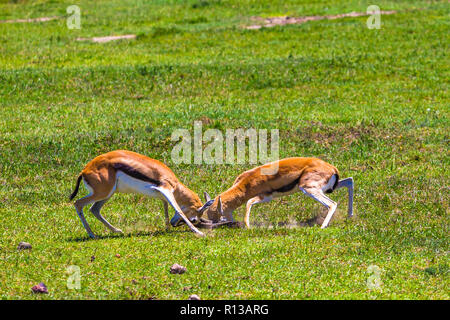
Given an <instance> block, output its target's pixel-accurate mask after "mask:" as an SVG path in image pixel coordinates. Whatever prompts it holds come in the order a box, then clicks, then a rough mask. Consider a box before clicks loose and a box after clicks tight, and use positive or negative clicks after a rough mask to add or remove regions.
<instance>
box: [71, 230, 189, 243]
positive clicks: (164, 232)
mask: <svg viewBox="0 0 450 320" xmlns="http://www.w3.org/2000/svg"><path fill="white" fill-rule="evenodd" d="M187 232H191V231H190V230H172V229H169V230H156V231H137V232H129V233H126V234H107V235H96V236H95V238H91V237H89V236H88V235H86V236H84V237H76V238H68V239H66V241H67V242H87V241H95V240H103V239H122V238H134V237H157V236H162V235H167V234H172V233H173V234H179V233H187Z"/></svg>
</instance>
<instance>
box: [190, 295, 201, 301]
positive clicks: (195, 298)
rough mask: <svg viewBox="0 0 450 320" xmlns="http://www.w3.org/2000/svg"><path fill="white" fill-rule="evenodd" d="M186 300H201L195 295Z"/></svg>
mask: <svg viewBox="0 0 450 320" xmlns="http://www.w3.org/2000/svg"><path fill="white" fill-rule="evenodd" d="M188 300H201V299H200V297H199V296H198V295H196V294H191V295H190V296H189V298H188Z"/></svg>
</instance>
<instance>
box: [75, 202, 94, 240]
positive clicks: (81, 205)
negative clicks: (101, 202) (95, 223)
mask: <svg viewBox="0 0 450 320" xmlns="http://www.w3.org/2000/svg"><path fill="white" fill-rule="evenodd" d="M92 202H95V199H94V197H93V195H92V194H88V195H87V196H85V197H84V198H81V199H78V200H77V201H75V204H74V206H75V210H76V211H77V214H78V217H80V220H81V223H82V224H83V227H84V228H85V229H86V231H87V233H88V235H89V237H91V238H92V239H95V234H94V233H93V232H92V230H91V227H89V224H88V223H87V221H86V218H85V217H84V214H83V208H84V207H85V206H86V205H88V204H90V203H92Z"/></svg>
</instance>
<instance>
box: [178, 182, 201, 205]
mask: <svg viewBox="0 0 450 320" xmlns="http://www.w3.org/2000/svg"><path fill="white" fill-rule="evenodd" d="M173 196H174V197H175V200H176V201H177V203H178V205H180V206H183V207H187V208H190V209H192V210H197V209H199V208H201V206H202V205H203V204H202V202H201V200H200V198H199V197H198V195H197V194H196V193H195V192H194V191H192V190H191V189H189V188H188V187H186V186H185V185H184V184H182V183H181V182H180V183H179V184H177V186H176V188H175V189H174V191H173Z"/></svg>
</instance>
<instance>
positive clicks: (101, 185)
mask: <svg viewBox="0 0 450 320" xmlns="http://www.w3.org/2000/svg"><path fill="white" fill-rule="evenodd" d="M81 180H83V182H84V185H85V186H86V189H88V191H89V194H88V195H87V196H85V197H83V198H81V199H79V200H77V201H75V203H74V206H75V209H76V211H77V214H78V216H79V217H80V220H81V223H82V224H83V226H84V228H85V229H86V231H87V233H88V235H89V236H90V237H91V238H95V235H94V233H93V232H92V230H91V228H90V227H89V224H88V223H87V221H86V219H85V217H84V214H83V208H84V207H85V206H87V205H89V204H91V203H92V204H93V205H92V206H91V208H90V211H91V212H92V214H93V215H94V216H95V217H96V218H97V219H98V220H100V222H102V223H103V224H104V225H105V226H106V227H107V228H108V229H109V230H111V231H112V232H115V233H122V230H120V229H118V228H116V227H114V226H112V225H111V224H110V223H109V222H108V221H107V220H106V219H105V218H103V216H102V215H101V214H100V209H101V208H102V207H103V205H104V204H105V203H106V201H108V200H109V199H110V198H111V197H112V195H113V194H114V193H116V192H119V193H137V194H143V195H145V196H148V197H150V198H157V199H161V200H162V201H163V203H164V215H165V222H166V228H169V213H168V204H170V205H171V206H172V207H173V208H174V209H175V215H174V217H173V218H172V219H171V220H170V224H171V225H172V226H176V225H178V224H179V223H180V221H183V220H184V222H185V223H186V224H187V225H188V226H189V228H191V230H192V231H193V232H194V233H195V234H197V235H199V236H203V235H204V234H203V233H202V232H200V231H199V230H198V229H197V228H196V227H195V226H194V225H193V222H194V223H197V222H198V221H199V220H198V219H199V218H200V216H201V215H202V213H203V211H204V210H205V209H206V207H204V206H203V205H202V202H201V200H200V198H199V197H198V196H197V194H196V193H195V192H193V191H192V190H190V189H189V188H187V187H186V186H185V185H183V184H182V183H181V182H180V181H179V180H178V178H177V177H176V176H175V174H174V173H173V172H172V170H170V169H169V167H167V166H166V165H165V164H164V163H162V162H160V161H158V160H155V159H151V158H148V157H146V156H144V155H141V154H138V153H135V152H131V151H126V150H116V151H111V152H108V153H105V154H102V155H100V156H98V157H96V158H94V159H93V160H91V161H90V162H89V163H88V164H87V165H86V166H85V168H84V169H83V170H82V171H81V173H80V175H79V176H78V180H77V183H76V186H75V190H74V191H73V193H72V195H71V196H70V200H73V199H74V198H75V196H76V195H77V193H78V189H79V186H80V182H81Z"/></svg>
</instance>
